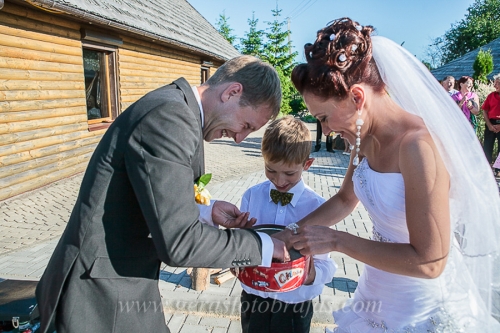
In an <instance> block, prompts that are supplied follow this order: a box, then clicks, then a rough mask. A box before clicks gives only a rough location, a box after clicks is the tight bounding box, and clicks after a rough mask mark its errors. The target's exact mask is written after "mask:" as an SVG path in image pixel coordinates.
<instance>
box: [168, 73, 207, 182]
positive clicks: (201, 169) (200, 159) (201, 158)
mask: <svg viewBox="0 0 500 333" xmlns="http://www.w3.org/2000/svg"><path fill="white" fill-rule="evenodd" d="M173 83H174V84H175V85H176V86H177V87H178V88H179V89H180V90H181V91H182V92H183V93H184V100H185V101H186V103H187V105H188V106H189V109H190V110H191V111H192V112H193V115H194V116H195V118H196V120H197V121H198V125H199V128H200V137H199V140H200V144H199V149H198V153H197V156H196V160H197V161H196V162H197V163H194V164H193V167H196V166H195V165H196V164H197V165H198V166H197V169H198V170H193V171H194V172H195V178H198V177H200V176H201V175H203V174H204V173H205V152H204V147H203V130H202V124H201V110H200V107H199V105H198V101H197V100H196V97H195V96H194V93H193V89H192V88H191V86H190V85H189V83H188V82H187V81H186V79H184V78H180V79H177V80H175V81H174V82H173Z"/></svg>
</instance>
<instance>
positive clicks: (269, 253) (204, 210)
mask: <svg viewBox="0 0 500 333" xmlns="http://www.w3.org/2000/svg"><path fill="white" fill-rule="evenodd" d="M191 89H193V93H194V97H195V98H196V101H197V102H198V106H199V107H200V114H201V127H202V128H203V126H204V125H205V114H204V112H203V105H202V104H201V97H200V93H199V92H198V88H197V87H195V86H193V87H191ZM215 201H216V200H210V206H205V205H198V208H199V209H200V222H202V223H204V224H208V225H211V226H212V227H216V225H215V224H214V222H213V221H212V208H213V206H214V202H215ZM257 234H258V235H259V237H260V240H261V242H262V262H261V266H264V267H271V262H272V260H273V252H274V244H273V241H272V240H271V236H269V235H268V234H265V233H263V232H258V233H257Z"/></svg>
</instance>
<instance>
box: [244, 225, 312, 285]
mask: <svg viewBox="0 0 500 333" xmlns="http://www.w3.org/2000/svg"><path fill="white" fill-rule="evenodd" d="M253 229H254V230H255V231H258V232H264V233H267V234H269V235H271V234H274V233H276V232H279V231H282V230H284V229H285V228H284V227H283V226H279V225H274V224H263V225H259V226H256V227H254V228H253ZM289 252H290V257H291V261H288V262H273V263H272V264H271V267H261V266H253V267H244V268H241V267H240V268H238V269H235V271H236V277H237V278H238V279H239V280H240V281H241V283H243V284H244V285H246V286H248V287H250V288H253V289H256V290H260V291H267V292H285V291H292V290H294V289H297V288H298V287H300V286H302V284H303V283H304V281H305V280H306V279H307V274H308V272H309V265H310V264H311V258H310V257H309V256H303V255H301V254H300V252H298V251H296V250H294V249H292V250H289Z"/></svg>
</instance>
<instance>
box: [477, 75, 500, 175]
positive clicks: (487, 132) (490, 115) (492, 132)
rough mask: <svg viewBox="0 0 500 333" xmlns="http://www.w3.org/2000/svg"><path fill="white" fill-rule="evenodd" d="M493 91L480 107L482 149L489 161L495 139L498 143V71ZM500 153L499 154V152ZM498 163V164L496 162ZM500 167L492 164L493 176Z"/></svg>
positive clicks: (491, 157) (499, 136) (499, 173)
mask: <svg viewBox="0 0 500 333" xmlns="http://www.w3.org/2000/svg"><path fill="white" fill-rule="evenodd" d="M493 86H494V87H495V91H493V92H491V93H490V94H489V95H488V97H486V100H485V101H484V103H483V105H481V109H483V115H484V144H483V150H484V154H485V155H486V159H487V160H488V162H489V163H491V162H492V161H493V147H494V145H495V140H497V143H498V144H499V145H500V73H499V74H497V75H495V76H493ZM499 155H500V154H499ZM496 165H498V164H496ZM499 169H500V168H498V167H495V166H494V172H495V176H496V177H498V176H500V170H499Z"/></svg>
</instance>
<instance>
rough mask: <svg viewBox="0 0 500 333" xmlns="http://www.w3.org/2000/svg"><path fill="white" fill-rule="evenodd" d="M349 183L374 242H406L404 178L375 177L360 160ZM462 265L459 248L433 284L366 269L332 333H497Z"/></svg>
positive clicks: (337, 315)
mask: <svg viewBox="0 0 500 333" xmlns="http://www.w3.org/2000/svg"><path fill="white" fill-rule="evenodd" d="M353 182H354V191H355V193H356V195H357V197H358V198H359V200H360V201H361V202H362V203H363V205H364V206H365V208H366V209H367V211H368V212H369V214H370V217H371V219H372V222H373V238H372V239H373V240H376V241H380V242H396V243H409V235H408V229H407V226H406V217H405V195H404V182H403V177H402V175H401V174H399V173H379V172H376V171H374V170H372V169H371V168H370V166H369V163H368V161H367V159H366V158H364V159H363V160H362V161H361V162H360V164H359V166H358V167H357V168H356V170H355V171H354V176H353ZM454 241H455V243H456V240H454ZM463 265H464V264H463V259H462V255H461V253H460V251H459V246H458V244H457V243H456V244H454V245H453V246H452V250H451V253H450V254H449V257H448V260H447V265H446V268H445V270H444V272H443V273H442V274H441V276H440V277H438V278H436V279H420V278H413V277H408V276H403V275H397V274H392V273H387V272H385V271H382V270H379V269H376V268H374V267H371V266H369V265H365V268H364V272H363V274H362V275H361V277H360V278H359V282H358V286H357V288H356V291H355V293H354V297H353V299H351V300H349V302H348V304H346V306H345V307H344V308H342V309H340V310H338V311H336V312H334V313H333V316H334V318H335V323H336V324H337V325H338V327H337V328H335V329H334V332H339V333H340V332H356V333H358V332H370V333H371V332H373V333H375V332H417V333H420V332H422V333H424V332H425V333H428V332H447V333H448V332H449V333H455V332H500V324H499V323H498V322H496V321H495V320H494V319H493V318H492V317H491V316H490V315H489V314H488V313H487V311H486V310H485V308H484V305H482V302H481V300H480V299H479V295H478V292H477V290H476V288H475V284H474V283H472V279H471V277H470V275H469V273H468V271H467V269H461V267H465V266H463Z"/></svg>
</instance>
